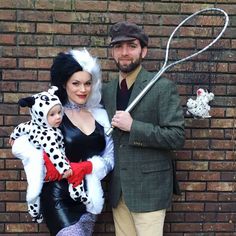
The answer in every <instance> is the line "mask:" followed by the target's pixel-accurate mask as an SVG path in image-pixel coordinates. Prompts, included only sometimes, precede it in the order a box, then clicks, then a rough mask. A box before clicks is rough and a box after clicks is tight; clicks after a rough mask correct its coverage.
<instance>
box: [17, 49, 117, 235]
mask: <svg viewBox="0 0 236 236" xmlns="http://www.w3.org/2000/svg"><path fill="white" fill-rule="evenodd" d="M51 82H52V85H54V86H57V87H58V91H57V92H56V94H57V96H58V97H59V99H60V101H61V103H62V105H63V107H64V112H65V114H64V117H63V121H62V124H61V126H60V129H61V131H62V133H63V135H64V142H65V152H66V157H67V158H68V159H69V161H70V162H71V167H72V173H73V174H72V175H71V176H70V177H69V178H68V181H67V180H65V179H61V178H60V176H58V177H56V179H57V180H56V181H51V182H46V183H44V186H43V190H42V193H41V206H42V212H43V216H44V219H45V222H46V224H47V226H48V228H49V231H50V233H51V235H56V236H64V235H70V236H73V235H80V236H85V235H86V236H87V235H92V232H93V227H94V224H95V220H96V214H98V213H100V212H101V210H102V206H103V202H104V200H103V191H102V189H101V184H100V180H101V179H103V178H104V177H105V176H106V175H107V174H108V173H109V172H110V171H111V170H112V169H113V166H114V159H113V142H112V140H111V138H110V137H107V136H106V135H105V131H106V130H107V129H109V127H110V124H109V121H108V117H107V114H106V112H105V110H104V109H103V108H102V107H101V105H100V100H101V92H100V91H101V73H100V67H99V65H98V63H97V61H96V59H95V58H93V57H91V56H90V54H89V53H88V52H87V51H86V50H85V49H84V50H81V51H78V50H71V51H69V52H68V53H59V54H58V56H57V57H56V58H55V60H54V63H53V65H52V67H51ZM19 139H20V138H19ZM24 142H25V141H24ZM14 145H20V141H19V140H16V141H15V143H14ZM14 145H13V148H14ZM30 148H31V149H32V147H26V149H27V151H28V155H29V153H32V152H31V151H30ZM34 153H35V152H34ZM18 155H19V154H18ZM46 167H48V166H46ZM50 171H51V172H50ZM50 176H51V177H52V178H51V179H50ZM53 177H54V179H53ZM47 179H50V180H55V173H54V171H52V168H49V167H48V169H47ZM83 179H85V188H87V193H88V197H90V199H91V205H92V206H90V207H89V210H88V209H87V208H86V206H85V205H84V204H83V203H82V202H80V201H73V200H72V199H71V198H70V195H69V192H68V182H70V183H72V184H74V185H78V184H80V183H81V181H82V180H83ZM91 212H92V213H91Z"/></svg>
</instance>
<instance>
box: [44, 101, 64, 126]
mask: <svg viewBox="0 0 236 236" xmlns="http://www.w3.org/2000/svg"><path fill="white" fill-rule="evenodd" d="M62 116H63V112H62V107H61V105H59V104H58V105H55V106H53V107H52V108H51V109H50V110H49V112H48V115H47V120H48V124H49V125H50V126H51V127H54V128H58V127H59V125H60V124H61V121H62Z"/></svg>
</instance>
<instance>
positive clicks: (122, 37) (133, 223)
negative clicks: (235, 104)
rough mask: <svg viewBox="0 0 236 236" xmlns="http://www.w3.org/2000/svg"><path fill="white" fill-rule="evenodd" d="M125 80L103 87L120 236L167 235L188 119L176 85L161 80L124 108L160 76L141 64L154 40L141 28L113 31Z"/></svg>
mask: <svg viewBox="0 0 236 236" xmlns="http://www.w3.org/2000/svg"><path fill="white" fill-rule="evenodd" d="M110 37H111V43H110V46H111V52H112V56H113V58H114V61H115V63H116V65H117V67H118V69H119V77H118V78H115V79H112V80H111V81H110V82H109V83H107V84H105V85H104V87H103V102H104V106H105V108H106V109H107V112H108V115H109V118H110V119H111V124H112V126H113V127H114V131H113V133H112V136H113V139H114V145H115V168H114V171H113V173H112V176H111V186H110V200H111V205H112V211H113V218H114V223H115V231H116V235H117V236H125V235H127V236H135V235H139V236H154V235H155V236H161V235H163V225H164V219H165V213H166V209H167V208H168V207H169V206H170V203H171V198H172V193H173V189H174V186H173V185H174V177H173V176H174V174H173V173H174V171H173V165H172V163H173V161H172V158H173V154H172V151H171V150H174V149H177V148H181V147H182V146H183V145H184V117H183V112H182V108H181V105H180V98H179V95H178V93H177V89H176V86H175V84H174V83H173V82H172V81H170V80H167V79H165V78H161V79H159V80H158V81H157V82H156V83H155V84H154V86H153V87H152V88H151V89H150V91H148V93H147V94H146V95H145V96H144V97H143V98H142V99H141V101H140V102H139V103H138V104H137V105H136V106H135V108H134V109H133V110H132V111H131V112H130V113H129V112H125V111H124V110H125V109H126V107H127V106H128V104H130V103H131V102H132V101H133V100H134V98H135V97H136V96H137V95H138V94H139V93H140V92H141V91H142V90H143V89H144V87H145V86H146V85H147V84H148V83H149V82H150V80H151V79H152V78H153V77H154V75H155V73H150V72H148V71H146V70H145V69H144V68H143V67H142V66H141V62H142V60H143V59H144V58H145V56H146V54H147V46H148V36H147V35H146V34H145V32H144V31H143V30H142V29H141V28H140V27H138V26H137V25H136V24H133V23H128V22H119V23H117V24H115V25H113V26H112V27H111V29H110Z"/></svg>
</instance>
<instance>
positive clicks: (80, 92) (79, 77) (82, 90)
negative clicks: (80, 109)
mask: <svg viewBox="0 0 236 236" xmlns="http://www.w3.org/2000/svg"><path fill="white" fill-rule="evenodd" d="M65 89H66V93H67V96H68V99H69V101H71V102H73V103H75V104H78V105H83V104H85V103H86V102H87V100H88V97H89V95H90V93H91V90H92V76H91V75H90V74H89V73H88V72H87V71H78V72H75V73H74V74H73V75H72V76H71V77H70V79H69V80H68V81H67V83H66V86H65Z"/></svg>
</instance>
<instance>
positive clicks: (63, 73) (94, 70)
mask: <svg viewBox="0 0 236 236" xmlns="http://www.w3.org/2000/svg"><path fill="white" fill-rule="evenodd" d="M78 71H87V72H88V73H89V74H91V76H92V91H91V94H90V96H89V98H88V100H87V102H86V104H85V106H86V107H87V108H94V107H98V106H100V105H99V104H100V101H101V86H102V82H101V69H100V65H99V64H98V62H97V59H96V58H95V57H92V56H91V55H90V54H89V52H88V51H87V50H86V49H82V50H70V51H69V52H67V53H62V52H61V53H59V54H58V55H57V57H56V58H55V60H54V62H53V65H52V67H51V83H52V85H54V86H57V87H58V90H57V91H56V95H57V96H58V97H59V99H60V101H61V103H62V105H65V103H67V102H68V95H67V93H66V90H65V85H66V83H67V81H68V80H69V79H70V77H71V76H72V75H73V74H74V73H75V72H78Z"/></svg>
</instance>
